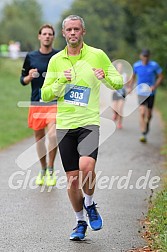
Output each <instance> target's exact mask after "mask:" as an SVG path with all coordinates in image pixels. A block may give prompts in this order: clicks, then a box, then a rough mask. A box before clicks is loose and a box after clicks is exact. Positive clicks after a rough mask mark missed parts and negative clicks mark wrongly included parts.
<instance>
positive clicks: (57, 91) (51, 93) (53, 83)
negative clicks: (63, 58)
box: [41, 58, 67, 102]
mask: <svg viewBox="0 0 167 252" xmlns="http://www.w3.org/2000/svg"><path fill="white" fill-rule="evenodd" d="M55 65H56V64H55V61H54V60H53V59H52V58H51V59H50V61H49V64H48V68H47V73H46V77H45V81H44V84H43V86H42V89H41V97H42V100H43V101H45V102H49V101H52V100H54V99H55V98H56V99H57V98H58V97H61V96H63V95H64V92H65V91H64V90H65V84H66V83H67V79H66V77H65V76H64V72H61V73H58V72H57V70H56V66H55Z"/></svg>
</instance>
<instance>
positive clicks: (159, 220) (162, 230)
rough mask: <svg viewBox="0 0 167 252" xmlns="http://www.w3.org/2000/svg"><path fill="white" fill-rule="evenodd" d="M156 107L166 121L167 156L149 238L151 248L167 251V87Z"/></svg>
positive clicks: (166, 150) (166, 145)
mask: <svg viewBox="0 0 167 252" xmlns="http://www.w3.org/2000/svg"><path fill="white" fill-rule="evenodd" d="M156 107H157V108H158V110H159V111H160V113H161V117H162V120H163V123H164V137H165V143H164V145H163V146H162V151H161V154H162V155H164V156H165V165H164V176H163V178H162V180H163V185H162V187H163V188H162V190H161V191H160V192H157V194H156V195H155V197H154V199H153V201H152V202H151V204H150V207H149V211H148V216H147V222H146V223H147V225H146V226H147V229H148V232H147V237H146V238H147V239H148V241H149V243H150V246H151V249H152V250H153V251H158V252H167V175H166V172H165V170H167V109H166V108H167V88H165V87H164V88H161V89H160V88H159V90H158V92H157V96H156Z"/></svg>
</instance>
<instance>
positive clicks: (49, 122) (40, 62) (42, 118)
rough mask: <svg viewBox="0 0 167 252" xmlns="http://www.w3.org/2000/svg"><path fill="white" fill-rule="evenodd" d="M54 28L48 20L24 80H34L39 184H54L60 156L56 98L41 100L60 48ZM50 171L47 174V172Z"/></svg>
mask: <svg viewBox="0 0 167 252" xmlns="http://www.w3.org/2000/svg"><path fill="white" fill-rule="evenodd" d="M54 34H55V31H54V28H53V27H52V26H51V25H49V24H45V25H43V26H42V27H41V28H40V29H39V33H38V39H39V41H40V48H39V50H38V51H32V52H29V53H28V54H27V56H26V58H25V61H24V64H23V68H22V74H21V77H20V82H21V84H22V85H24V86H25V85H27V84H29V83H31V90H32V91H31V106H30V108H29V115H28V126H29V127H30V128H32V129H33V130H34V135H35V140H36V147H37V153H38V156H39V159H40V163H41V171H40V172H39V174H38V176H37V179H36V184H37V185H43V184H44V183H45V177H46V184H47V186H54V185H55V184H56V177H55V174H54V160H55V156H56V151H57V148H56V147H55V146H56V128H55V123H56V101H52V102H51V103H50V104H47V105H46V104H45V103H44V102H41V92H40V89H41V87H42V85H43V82H44V78H45V74H46V71H47V66H48V62H49V60H50V58H51V57H52V56H53V55H55V54H56V53H57V52H58V50H55V49H53V48H52V45H53V41H54ZM46 128H47V129H48V140H49V143H48V154H49V155H48V156H49V157H48V163H47V160H46V153H47V147H46V145H45V134H46V133H45V129H46ZM45 175H47V176H45Z"/></svg>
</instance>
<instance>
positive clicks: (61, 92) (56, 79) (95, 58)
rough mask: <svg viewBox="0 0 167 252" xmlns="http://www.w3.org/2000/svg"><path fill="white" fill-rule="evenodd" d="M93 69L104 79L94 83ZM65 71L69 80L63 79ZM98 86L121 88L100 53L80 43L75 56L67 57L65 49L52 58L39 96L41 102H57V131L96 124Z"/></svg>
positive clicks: (104, 56)
mask: <svg viewBox="0 0 167 252" xmlns="http://www.w3.org/2000/svg"><path fill="white" fill-rule="evenodd" d="M94 68H95V69H99V68H101V69H103V71H104V73H105V78H104V79H102V80H98V79H97V77H96V76H95V74H94V71H93V69H94ZM69 69H71V73H72V79H71V81H67V79H66V77H65V76H64V71H65V70H69ZM101 83H103V84H104V85H106V86H107V87H109V88H111V89H120V88H122V87H123V79H122V76H121V75H120V74H119V73H118V71H117V70H116V69H115V67H114V66H113V64H112V63H111V61H110V60H109V58H108V56H107V55H106V54H105V53H104V52H103V51H102V50H100V49H96V48H93V47H90V46H88V45H86V44H85V43H84V44H83V48H82V49H81V52H80V55H78V56H68V54H67V48H65V49H64V50H62V51H61V52H59V53H57V54H56V55H54V56H52V58H51V59H50V62H49V64H48V69H47V73H46V77H45V81H44V84H43V87H42V90H41V91H42V92H41V93H42V100H43V101H44V102H49V101H52V100H53V99H55V98H56V99H57V103H58V110H57V120H56V124H57V128H58V129H75V128H78V127H83V126H86V125H100V116H99V111H100V108H99V99H100V84H101Z"/></svg>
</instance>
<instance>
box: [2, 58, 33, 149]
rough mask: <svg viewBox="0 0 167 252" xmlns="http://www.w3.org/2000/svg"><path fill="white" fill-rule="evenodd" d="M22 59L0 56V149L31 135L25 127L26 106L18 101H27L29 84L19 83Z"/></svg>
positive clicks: (29, 130)
mask: <svg viewBox="0 0 167 252" xmlns="http://www.w3.org/2000/svg"><path fill="white" fill-rule="evenodd" d="M22 64H23V61H22V60H21V59H19V60H10V59H3V58H0V149H4V148H6V147H8V146H9V145H11V144H14V143H17V142H18V141H20V140H22V139H24V138H26V137H28V136H30V135H32V130H31V129H29V128H28V127H27V113H28V108H19V107H18V106H17V103H18V101H29V99H30V86H26V87H23V86H22V85H21V84H20V73H21V68H22Z"/></svg>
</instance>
